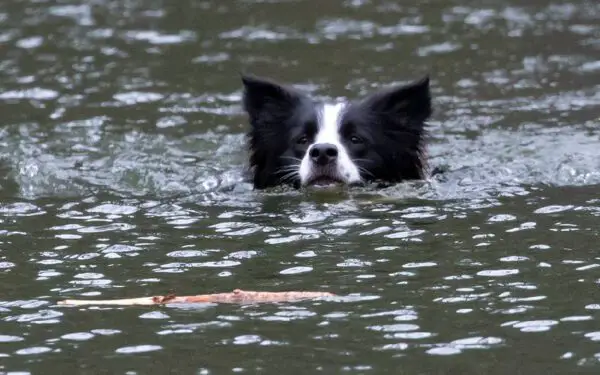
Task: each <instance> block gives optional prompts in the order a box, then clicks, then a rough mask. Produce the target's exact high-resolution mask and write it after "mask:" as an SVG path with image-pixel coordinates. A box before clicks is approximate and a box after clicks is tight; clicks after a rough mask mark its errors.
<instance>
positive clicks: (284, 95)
mask: <svg viewBox="0 0 600 375" xmlns="http://www.w3.org/2000/svg"><path fill="white" fill-rule="evenodd" d="M242 82H243V84H244V95H243V106H244V110H245V111H246V112H247V114H248V116H249V121H250V125H251V128H250V131H249V133H248V141H249V149H250V150H249V151H250V168H251V172H252V181H253V183H254V187H255V188H257V189H264V188H268V187H273V186H277V185H282V184H289V185H292V186H294V187H297V188H298V187H304V186H309V185H330V184H336V183H337V184H346V185H354V184H362V183H366V182H372V181H381V182H385V183H395V182H400V181H405V180H416V179H422V178H424V173H425V167H426V162H425V156H426V155H425V133H426V132H425V121H426V120H427V119H428V118H429V116H430V115H431V96H430V91H429V78H428V77H425V78H423V79H421V80H419V81H417V82H414V83H412V84H409V85H406V86H397V87H392V88H389V89H385V90H381V91H379V92H376V93H373V94H371V95H369V96H367V97H365V98H363V99H362V100H359V101H351V102H344V103H320V102H315V101H313V100H312V99H311V98H310V97H309V96H308V95H307V94H305V93H303V92H301V91H299V90H297V89H295V88H293V87H290V86H285V85H281V84H279V83H276V82H274V81H271V80H268V79H264V78H259V77H255V76H249V75H242Z"/></svg>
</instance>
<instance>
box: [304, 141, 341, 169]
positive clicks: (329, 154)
mask: <svg viewBox="0 0 600 375" xmlns="http://www.w3.org/2000/svg"><path fill="white" fill-rule="evenodd" d="M309 156H310V159H311V160H312V161H313V163H315V164H317V165H327V164H331V163H334V162H335V161H336V160H337V156H338V149H337V147H336V145H332V144H331V143H317V144H315V145H313V146H312V147H311V148H310V153H309Z"/></svg>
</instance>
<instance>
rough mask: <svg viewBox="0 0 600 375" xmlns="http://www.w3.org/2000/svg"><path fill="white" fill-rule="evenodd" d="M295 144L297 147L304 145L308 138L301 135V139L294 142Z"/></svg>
mask: <svg viewBox="0 0 600 375" xmlns="http://www.w3.org/2000/svg"><path fill="white" fill-rule="evenodd" d="M296 143H297V144H299V145H305V144H307V143H308V137H307V136H305V135H303V136H302V137H300V138H298V139H297V140H296Z"/></svg>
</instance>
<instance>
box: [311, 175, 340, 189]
mask: <svg viewBox="0 0 600 375" xmlns="http://www.w3.org/2000/svg"><path fill="white" fill-rule="evenodd" d="M345 184H346V181H344V180H342V179H340V178H338V177H333V176H315V177H313V178H311V179H309V180H308V181H307V182H306V183H305V184H304V185H305V186H315V187H328V186H334V185H345Z"/></svg>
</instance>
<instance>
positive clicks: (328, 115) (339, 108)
mask: <svg viewBox="0 0 600 375" xmlns="http://www.w3.org/2000/svg"><path fill="white" fill-rule="evenodd" d="M344 107H345V104H344V103H336V104H325V105H324V106H323V108H322V112H321V113H320V116H319V117H320V118H319V131H318V133H317V136H316V138H315V143H332V144H334V145H336V146H339V143H340V134H339V129H340V121H341V118H342V112H343V110H344Z"/></svg>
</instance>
